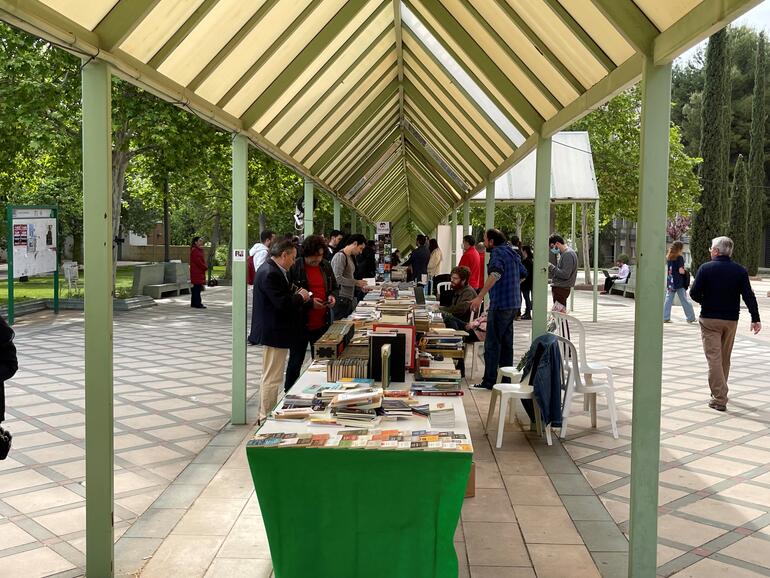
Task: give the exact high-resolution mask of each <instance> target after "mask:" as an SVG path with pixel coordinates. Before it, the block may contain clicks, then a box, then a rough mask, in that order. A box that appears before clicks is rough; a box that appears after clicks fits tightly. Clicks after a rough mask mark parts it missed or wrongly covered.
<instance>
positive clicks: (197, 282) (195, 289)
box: [190, 237, 208, 309]
mask: <svg viewBox="0 0 770 578" xmlns="http://www.w3.org/2000/svg"><path fill="white" fill-rule="evenodd" d="M207 269H208V267H207V266H206V257H204V256H203V239H202V238H201V237H193V240H192V244H191V245H190V283H192V290H191V291H190V307H195V308H196V309H206V306H205V305H204V304H203V301H201V291H203V286H204V285H205V284H206V270H207Z"/></svg>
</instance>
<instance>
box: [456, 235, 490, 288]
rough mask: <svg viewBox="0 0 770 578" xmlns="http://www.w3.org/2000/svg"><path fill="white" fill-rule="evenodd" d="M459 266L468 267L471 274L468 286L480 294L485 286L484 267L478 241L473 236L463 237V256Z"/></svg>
mask: <svg viewBox="0 0 770 578" xmlns="http://www.w3.org/2000/svg"><path fill="white" fill-rule="evenodd" d="M458 265H459V266H460V267H468V270H469V271H470V272H471V276H470V279H469V281H468V285H470V286H471V287H473V288H474V289H475V290H476V292H478V291H479V290H480V289H481V286H482V285H483V284H484V274H483V273H484V268H483V267H482V260H481V255H479V252H478V251H477V250H476V240H475V239H474V238H473V237H472V236H471V235H465V237H463V256H462V257H460V263H458Z"/></svg>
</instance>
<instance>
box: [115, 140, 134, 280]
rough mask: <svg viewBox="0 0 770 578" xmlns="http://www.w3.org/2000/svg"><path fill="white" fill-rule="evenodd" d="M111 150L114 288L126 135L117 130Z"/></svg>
mask: <svg viewBox="0 0 770 578" xmlns="http://www.w3.org/2000/svg"><path fill="white" fill-rule="evenodd" d="M114 140H115V145H114V149H113V151H112V237H113V243H112V287H113V293H114V290H115V276H116V274H117V267H118V246H117V243H116V242H115V240H114V239H117V238H120V210H121V208H122V206H123V191H124V190H125V187H126V169H128V162H129V160H130V158H131V156H130V154H129V152H128V135H127V134H126V132H125V131H118V132H116V133H115V136H114Z"/></svg>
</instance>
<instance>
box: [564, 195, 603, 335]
mask: <svg viewBox="0 0 770 578" xmlns="http://www.w3.org/2000/svg"><path fill="white" fill-rule="evenodd" d="M576 219H577V203H575V202H573V203H572V222H571V225H572V229H571V231H570V238H569V242H570V245H571V246H572V248H573V249H575V250H577V242H576V241H575V220H576ZM586 258H587V255H583V259H586ZM569 310H570V313H571V312H572V311H574V310H575V289H574V288H573V289H572V291H570V292H569ZM594 321H596V320H595V319H594Z"/></svg>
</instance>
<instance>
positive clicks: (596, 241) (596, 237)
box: [573, 198, 599, 323]
mask: <svg viewBox="0 0 770 578" xmlns="http://www.w3.org/2000/svg"><path fill="white" fill-rule="evenodd" d="M573 293H574V291H573ZM598 303H599V199H598V198H597V199H596V203H594V323H596V320H597V318H598V313H599V312H598V309H599V307H598Z"/></svg>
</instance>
